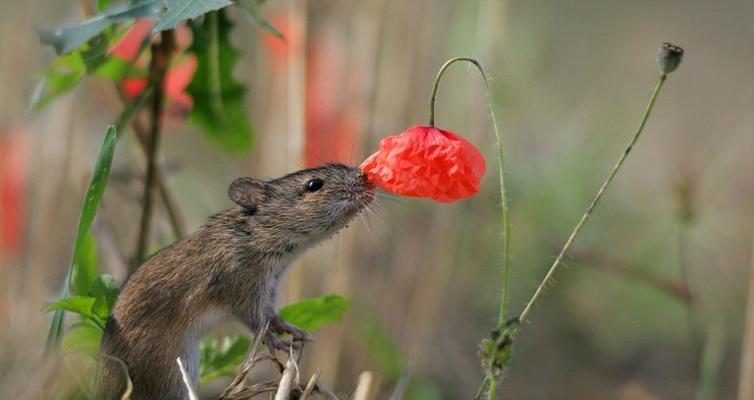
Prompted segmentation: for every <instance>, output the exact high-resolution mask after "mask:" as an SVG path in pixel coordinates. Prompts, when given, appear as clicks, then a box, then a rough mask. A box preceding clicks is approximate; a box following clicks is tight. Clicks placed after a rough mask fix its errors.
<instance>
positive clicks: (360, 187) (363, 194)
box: [353, 170, 375, 205]
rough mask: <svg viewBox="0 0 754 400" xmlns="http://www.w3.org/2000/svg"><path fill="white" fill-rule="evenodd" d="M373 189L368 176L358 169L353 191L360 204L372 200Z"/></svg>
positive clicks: (365, 203)
mask: <svg viewBox="0 0 754 400" xmlns="http://www.w3.org/2000/svg"><path fill="white" fill-rule="evenodd" d="M374 189H375V186H374V183H372V182H371V181H370V180H369V176H368V175H367V174H365V173H364V172H362V171H360V170H359V171H358V175H357V177H356V182H355V184H354V186H353V191H354V193H355V194H356V197H357V199H358V200H359V203H361V205H367V204H369V203H370V202H372V200H374Z"/></svg>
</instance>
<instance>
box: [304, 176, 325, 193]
mask: <svg viewBox="0 0 754 400" xmlns="http://www.w3.org/2000/svg"><path fill="white" fill-rule="evenodd" d="M324 184H325V181H323V180H322V179H319V178H314V179H311V180H310V181H309V182H306V191H307V192H316V191H317V190H319V189H322V186H324Z"/></svg>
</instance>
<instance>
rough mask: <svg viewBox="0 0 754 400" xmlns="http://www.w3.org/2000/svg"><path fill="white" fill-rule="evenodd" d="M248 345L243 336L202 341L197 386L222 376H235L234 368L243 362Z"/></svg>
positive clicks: (247, 340) (249, 343) (246, 338)
mask: <svg viewBox="0 0 754 400" xmlns="http://www.w3.org/2000/svg"><path fill="white" fill-rule="evenodd" d="M250 345H251V341H250V340H249V338H248V337H246V336H243V335H236V336H228V337H224V338H222V339H220V340H218V339H204V340H202V341H201V343H199V360H200V362H199V365H200V367H199V384H204V383H206V382H209V381H211V380H213V379H217V378H220V377H223V376H228V377H232V376H235V374H236V368H237V367H238V365H239V364H241V362H243V360H244V357H245V356H246V353H247V352H248V351H249V346H250Z"/></svg>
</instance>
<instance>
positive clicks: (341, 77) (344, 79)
mask: <svg viewBox="0 0 754 400" xmlns="http://www.w3.org/2000/svg"><path fill="white" fill-rule="evenodd" d="M270 21H271V23H272V25H273V26H274V27H275V28H277V29H278V30H279V31H280V32H281V33H282V34H283V37H285V40H281V39H280V38H279V37H277V36H275V35H272V34H270V33H267V32H263V33H262V34H261V35H260V37H261V40H262V44H263V47H264V48H265V50H266V54H267V58H268V59H269V60H270V61H271V64H272V73H273V77H274V78H275V79H276V80H277V82H278V83H280V82H285V80H287V79H289V78H288V75H287V70H288V69H289V68H291V64H290V63H291V62H293V57H294V56H296V55H297V54H299V53H300V52H301V50H304V52H305V65H306V71H305V85H306V86H305V90H304V92H305V95H304V102H305V103H304V118H305V121H304V122H305V127H304V128H305V132H304V149H303V154H302V156H303V162H304V167H314V166H318V165H322V164H323V163H327V162H341V163H346V164H351V163H353V162H355V157H354V150H355V149H356V148H358V142H359V130H360V128H361V125H362V121H363V117H362V116H363V112H362V110H363V109H364V104H363V103H362V102H360V101H359V99H362V98H364V96H363V95H362V93H361V91H362V90H363V89H362V88H363V87H364V85H363V79H362V76H361V75H359V74H358V73H357V72H356V71H355V70H358V68H353V64H354V61H353V60H351V59H349V58H348V55H347V53H348V50H349V49H348V40H347V38H345V37H344V36H343V35H342V33H340V32H339V31H337V30H333V29H331V27H329V26H326V25H325V26H322V25H317V24H313V25H310V26H308V27H306V29H303V28H304V26H303V23H302V21H300V20H299V17H297V16H295V15H290V14H289V13H287V12H285V11H280V12H279V13H277V14H273V15H272V16H271V17H270ZM301 46H305V48H304V49H302V48H301Z"/></svg>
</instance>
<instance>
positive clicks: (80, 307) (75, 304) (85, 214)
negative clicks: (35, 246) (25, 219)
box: [47, 126, 117, 349]
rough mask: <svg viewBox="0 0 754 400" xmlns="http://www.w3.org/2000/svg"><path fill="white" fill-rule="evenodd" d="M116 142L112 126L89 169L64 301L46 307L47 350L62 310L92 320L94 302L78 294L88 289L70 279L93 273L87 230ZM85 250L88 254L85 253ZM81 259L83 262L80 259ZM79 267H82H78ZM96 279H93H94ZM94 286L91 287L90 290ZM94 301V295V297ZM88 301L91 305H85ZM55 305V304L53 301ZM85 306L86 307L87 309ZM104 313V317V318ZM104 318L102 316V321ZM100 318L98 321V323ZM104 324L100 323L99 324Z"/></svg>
mask: <svg viewBox="0 0 754 400" xmlns="http://www.w3.org/2000/svg"><path fill="white" fill-rule="evenodd" d="M116 141H117V131H116V128H115V127H114V126H110V127H109V128H108V129H107V133H106V134H105V139H104V140H103V142H102V147H101V148H100V152H99V155H98V156H97V161H96V163H95V164H94V170H93V171H92V177H91V180H90V181H89V186H88V188H87V190H86V197H85V198H84V205H83V206H82V208H81V216H80V218H79V224H78V231H77V234H76V241H75V242H74V245H73V256H72V258H71V266H70V269H69V271H68V276H67V278H66V282H65V284H64V286H63V293H62V294H61V296H60V298H61V299H62V300H61V301H62V302H66V301H68V303H63V304H59V305H58V306H57V307H55V308H52V309H49V311H53V310H54V311H55V315H54V317H53V320H52V325H51V326H50V333H49V335H48V338H47V346H48V349H49V348H52V347H55V346H56V345H57V344H58V342H59V341H60V338H61V337H62V335H63V323H64V318H65V313H64V311H65V310H67V309H68V310H71V309H75V310H77V311H76V312H81V313H82V315H84V316H86V317H87V318H90V319H92V320H93V321H95V320H96V316H95V315H94V314H92V308H93V307H94V301H92V300H91V297H90V299H86V298H85V297H82V296H83V295H84V294H85V292H84V290H88V291H91V290H90V288H84V287H83V286H78V287H77V286H75V285H74V282H76V281H78V283H79V285H83V284H85V283H86V282H88V280H89V279H90V278H91V277H93V276H95V275H96V274H97V270H96V268H97V267H98V266H97V265H96V263H93V262H92V261H93V260H95V259H96V257H95V256H93V255H92V252H93V251H94V250H93V249H94V246H93V244H92V243H91V240H90V239H88V238H87V235H90V233H89V231H90V229H91V227H92V223H93V222H94V216H95V215H96V214H97V209H98V208H99V203H100V201H101V200H102V196H103V194H104V193H105V186H106V185H107V178H108V176H109V175H110V168H111V167H112V163H113V156H114V155H115V144H116ZM85 253H88V254H86V255H85ZM82 260H83V262H82ZM82 269H83V270H82ZM77 277H78V279H77ZM94 282H96V280H95V281H94ZM93 288H94V286H92V289H93ZM72 290H73V294H74V295H75V296H78V297H76V298H77V299H78V300H76V301H73V300H71V299H69V295H70V293H71V291H72ZM102 290H103V292H102V293H98V294H99V295H102V296H105V295H106V294H105V293H104V290H105V289H102ZM94 299H95V301H96V296H95V297H94ZM89 303H91V306H87V305H88V304H89ZM56 304H57V303H56ZM87 307H88V308H87ZM106 318H107V316H105V319H106ZM102 321H104V319H103V320H102ZM102 321H100V322H102ZM102 326H103V327H104V323H102Z"/></svg>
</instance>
